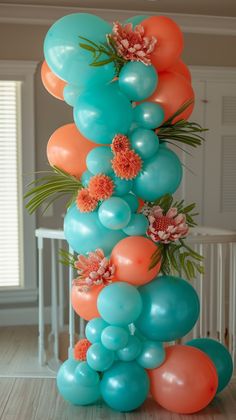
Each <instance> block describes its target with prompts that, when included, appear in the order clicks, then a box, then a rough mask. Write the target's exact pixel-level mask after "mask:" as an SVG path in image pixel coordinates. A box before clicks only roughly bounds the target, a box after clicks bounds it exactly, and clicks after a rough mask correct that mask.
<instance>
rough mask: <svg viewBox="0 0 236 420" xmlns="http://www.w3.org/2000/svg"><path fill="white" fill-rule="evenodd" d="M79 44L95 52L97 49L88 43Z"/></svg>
mask: <svg viewBox="0 0 236 420" xmlns="http://www.w3.org/2000/svg"><path fill="white" fill-rule="evenodd" d="M79 46H80V47H81V48H83V49H84V50H88V51H91V52H93V53H94V52H95V51H96V50H95V48H94V47H91V45H88V44H79Z"/></svg>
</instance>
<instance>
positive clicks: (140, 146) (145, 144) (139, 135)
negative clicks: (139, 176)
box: [130, 128, 159, 160]
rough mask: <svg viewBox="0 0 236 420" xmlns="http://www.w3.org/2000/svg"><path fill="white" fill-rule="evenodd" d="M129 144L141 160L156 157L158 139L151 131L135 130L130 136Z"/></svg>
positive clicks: (144, 129)
mask: <svg viewBox="0 0 236 420" xmlns="http://www.w3.org/2000/svg"><path fill="white" fill-rule="evenodd" d="M130 143H131V146H132V149H134V150H135V151H136V152H137V153H138V154H139V156H141V158H142V159H143V160H145V159H149V158H151V157H153V156H154V155H156V153H157V152H158V149H159V138H158V136H157V135H156V133H154V131H152V130H147V129H146V128H137V129H136V130H134V131H133V133H132V134H131V135H130Z"/></svg>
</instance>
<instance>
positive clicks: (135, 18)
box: [125, 15, 149, 27]
mask: <svg viewBox="0 0 236 420" xmlns="http://www.w3.org/2000/svg"><path fill="white" fill-rule="evenodd" d="M148 18H149V16H147V15H138V16H133V17H131V18H129V19H127V20H126V21H125V23H132V24H133V27H134V26H136V25H139V24H140V23H141V22H142V21H143V20H145V19H148Z"/></svg>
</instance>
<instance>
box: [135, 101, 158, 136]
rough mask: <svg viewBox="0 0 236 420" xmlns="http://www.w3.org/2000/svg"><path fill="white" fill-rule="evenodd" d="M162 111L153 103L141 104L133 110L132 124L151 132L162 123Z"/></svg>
mask: <svg viewBox="0 0 236 420" xmlns="http://www.w3.org/2000/svg"><path fill="white" fill-rule="evenodd" d="M164 117H165V114H164V110H163V108H162V107H161V105H159V104H157V103H155V102H142V103H141V104H139V105H137V106H136V107H135V108H134V109H133V118H134V124H135V123H136V124H137V125H140V126H142V127H143V128H147V129H149V130H152V129H154V128H157V127H159V126H160V125H161V124H162V123H163V121H164Z"/></svg>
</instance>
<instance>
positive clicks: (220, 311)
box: [216, 244, 224, 343]
mask: <svg viewBox="0 0 236 420" xmlns="http://www.w3.org/2000/svg"><path fill="white" fill-rule="evenodd" d="M216 259H217V261H216V266H217V272H216V279H217V334H218V339H219V340H220V342H221V343H224V290H223V249H222V244H217V247H216Z"/></svg>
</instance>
